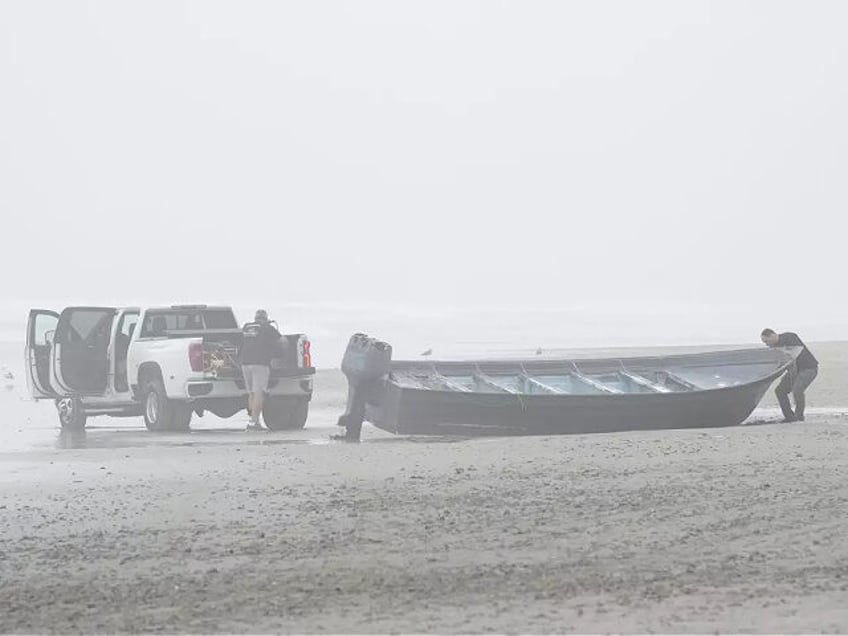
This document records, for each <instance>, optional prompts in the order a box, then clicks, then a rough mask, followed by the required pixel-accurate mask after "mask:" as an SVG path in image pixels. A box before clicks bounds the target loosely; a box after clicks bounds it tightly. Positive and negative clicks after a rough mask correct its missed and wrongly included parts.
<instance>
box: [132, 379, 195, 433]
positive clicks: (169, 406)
mask: <svg viewBox="0 0 848 636" xmlns="http://www.w3.org/2000/svg"><path fill="white" fill-rule="evenodd" d="M143 395H144V425H145V426H146V427H147V430H148V431H151V432H155V433H161V432H164V431H179V432H185V431H188V430H189V428H190V426H191V414H192V413H191V407H190V406H189V405H188V404H182V403H180V402H177V401H175V400H171V399H170V398H168V395H167V394H166V393H165V385H164V384H162V380H159V379H158V378H157V379H155V380H149V381H148V382H147V383H146V384H145V385H144V393H143Z"/></svg>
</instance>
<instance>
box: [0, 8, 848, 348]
mask: <svg viewBox="0 0 848 636" xmlns="http://www.w3.org/2000/svg"><path fill="white" fill-rule="evenodd" d="M846 24H848V4H846V3H842V2H838V1H834V2H824V1H817V2H776V1H773V0H768V1H763V2H736V1H732V2H682V1H669V2H630V1H622V2H611V1H609V2H599V1H594V0H593V1H591V2H590V1H588V0H587V1H584V2H529V1H526V0H521V1H515V2H494V1H491V2H468V1H463V2H456V1H448V2H433V1H430V0H428V1H426V2H425V1H421V2H398V1H393V0H387V1H384V2H349V3H343V2H311V1H310V2H306V1H301V2H255V1H254V2H205V1H204V2H199V1H198V2H174V1H167V2H148V1H145V2H140V1H139V2H64V1H63V2H58V1H57V2H33V1H30V0H18V1H10V0H0V211H2V217H3V239H2V245H0V247H2V249H0V269H1V270H2V272H3V288H4V291H3V295H4V298H5V299H6V301H7V302H6V304H5V306H6V307H7V308H10V307H14V308H17V307H18V305H21V306H25V305H27V304H35V305H38V304H44V303H46V302H48V299H49V300H50V301H54V302H67V303H69V304H79V303H85V302H91V303H97V304H121V303H146V302H156V303H170V302H175V301H198V300H209V301H213V302H214V301H217V302H233V303H242V304H244V305H246V306H251V305H254V304H256V305H265V306H269V305H271V306H273V305H274V304H275V303H276V304H277V305H282V304H284V303H296V302H307V303H308V302H313V303H314V302H327V303H342V304H343V303H345V302H351V301H353V300H357V301H363V302H367V303H374V306H375V307H386V306H388V307H392V306H401V307H403V306H405V305H403V303H414V304H415V305H416V306H418V307H421V306H429V305H432V306H434V307H439V306H448V307H449V306H461V307H465V306H473V307H490V308H495V309H496V308H499V307H502V308H507V307H509V308H516V307H518V308H520V307H522V306H524V307H528V308H534V309H543V310H544V309H546V308H564V309H568V308H572V307H579V306H582V305H586V304H588V305H593V306H608V307H610V308H611V309H610V311H611V312H615V308H616V307H621V306H628V305H637V306H643V307H644V306H650V307H654V308H662V307H666V306H668V307H674V308H675V310H674V312H672V313H673V315H674V317H675V319H676V320H692V321H694V323H697V324H709V323H710V321H711V317H710V312H711V311H712V309H711V308H716V311H717V312H718V313H721V314H722V316H723V320H726V319H727V318H726V316H727V312H728V311H731V312H732V311H733V309H732V308H734V307H737V308H742V309H744V311H745V316H744V318H745V319H746V320H748V319H751V320H752V321H757V322H756V324H753V325H752V327H751V328H752V329H758V328H760V327H762V326H764V324H761V323H763V322H767V323H768V324H776V325H781V324H785V322H787V321H789V320H792V321H796V324H797V323H798V322H801V323H803V324H804V325H827V329H825V330H824V331H826V333H822V334H821V337H838V336H840V333H841V331H840V330H841V325H844V324H845V321H846V319H848V301H846V300H845V292H844V289H845V283H846V275H845V266H844V257H843V250H844V244H845V229H846V222H845V221H844V214H845V212H846V209H848V206H846V204H848V180H846V174H847V173H848V123H846V116H845V113H846V112H848V83H846V78H848V38H846V37H845V27H846ZM54 299H55V300H54ZM398 303H399V304H398ZM681 307H684V308H685V307H691V308H692V313H691V315H688V314H687V313H686V311H685V310H684V311H681V310H680V308H681ZM15 311H17V309H15ZM656 313H659V314H660V315H659V316H658V317H656V319H657V320H661V319H662V311H659V312H654V314H656ZM652 315H653V314H652ZM669 315H672V314H669ZM410 319H411V320H412V319H414V318H413V317H411V318H410ZM781 321H783V323H781ZM611 322H613V323H614V321H611ZM788 326H792V325H788ZM611 328H614V324H613V325H611ZM747 328H748V327H746V329H747Z"/></svg>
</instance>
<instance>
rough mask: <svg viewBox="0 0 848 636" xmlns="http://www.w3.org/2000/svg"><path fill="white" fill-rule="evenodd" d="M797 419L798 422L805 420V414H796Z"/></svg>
mask: <svg viewBox="0 0 848 636" xmlns="http://www.w3.org/2000/svg"><path fill="white" fill-rule="evenodd" d="M795 421H796V422H803V421H804V416H803V415H796V416H795Z"/></svg>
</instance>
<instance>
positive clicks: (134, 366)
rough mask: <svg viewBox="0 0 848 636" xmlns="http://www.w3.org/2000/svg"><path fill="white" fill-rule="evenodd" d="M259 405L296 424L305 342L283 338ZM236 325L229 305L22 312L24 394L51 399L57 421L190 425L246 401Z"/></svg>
mask: <svg viewBox="0 0 848 636" xmlns="http://www.w3.org/2000/svg"><path fill="white" fill-rule="evenodd" d="M281 340H282V341H284V342H283V343H281V350H282V351H283V352H284V354H285V355H283V356H282V358H281V359H277V360H275V361H274V364H273V365H272V384H271V386H270V387H269V396H268V400H266V404H267V408H266V412H265V413H264V416H265V417H264V419H265V422H266V425H267V426H268V427H269V428H271V429H276V430H279V429H286V428H300V427H302V426H303V425H304V424H305V423H306V417H307V414H308V403H309V400H310V399H311V396H312V375H313V374H314V368H313V367H312V361H311V351H310V343H309V340H308V338H307V337H306V336H305V335H304V334H290V335H287V336H283V338H282V339H281ZM240 344H241V330H240V329H239V327H238V323H237V321H236V317H235V314H234V313H233V311H232V309H231V308H229V307H208V306H206V305H182V306H171V307H159V308H148V309H141V308H138V307H125V308H116V307H68V308H65V309H64V310H62V311H61V312H56V311H52V310H47V309H34V310H32V311H30V315H29V321H28V325H27V338H26V365H25V366H26V370H27V372H28V373H27V379H28V385H29V390H30V394H31V395H32V397H33V398H35V399H37V400H48V399H49V400H54V401H55V403H56V407H57V411H58V414H59V421H60V424H61V425H62V427H63V428H69V429H81V428H84V427H85V423H86V420H87V418H88V417H90V416H93V415H110V416H114V417H137V416H142V417H144V420H145V425H146V426H147V428H148V429H149V430H153V431H157V430H188V429H189V426H190V421H191V418H192V416H193V415H198V416H202V415H203V414H204V413H205V412H206V411H210V412H212V413H214V414H216V415H218V416H220V417H232V416H233V415H235V414H236V413H238V412H240V411H241V410H243V409H244V408H245V407H246V396H247V393H246V390H245V388H244V382H243V380H242V378H241V373H240V368H239V366H238V363H237V356H238V349H239V347H240Z"/></svg>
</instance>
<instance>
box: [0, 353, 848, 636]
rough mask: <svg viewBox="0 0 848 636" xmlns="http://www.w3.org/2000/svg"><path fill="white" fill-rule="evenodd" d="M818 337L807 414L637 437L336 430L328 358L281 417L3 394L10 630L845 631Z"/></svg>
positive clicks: (838, 491) (837, 441)
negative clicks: (94, 414) (313, 387)
mask: <svg viewBox="0 0 848 636" xmlns="http://www.w3.org/2000/svg"><path fill="white" fill-rule="evenodd" d="M815 352H816V354H817V355H819V357H820V359H821V360H822V364H823V368H822V376H821V378H820V380H819V381H818V382H817V384H816V385H814V387H813V391H811V393H810V402H811V405H812V407H814V410H813V411H812V415H811V417H810V418H809V421H808V422H807V423H805V424H772V423H768V424H762V425H752V424H749V425H746V426H738V427H729V428H718V429H701V430H681V431H662V432H650V431H646V432H638V433H627V434H604V435H581V436H562V437H537V438H510V439H503V438H492V439H476V440H451V439H428V440H424V439H420V438H418V439H410V438H397V437H392V436H389V435H387V434H384V433H382V432H380V431H377V430H375V429H374V428H373V427H370V426H368V427H366V429H365V431H364V432H365V436H364V441H363V443H361V444H358V445H348V444H341V443H329V442H327V441H326V438H327V435H328V434H329V433H331V432H333V429H334V426H333V422H334V421H335V418H336V417H337V416H338V414H339V412H340V410H341V408H342V407H343V399H344V382H343V379H342V378H341V376H340V374H339V373H338V372H337V371H325V372H321V373H320V374H319V376H318V378H317V381H316V382H317V390H318V392H319V393H318V394H317V396H318V397H316V402H315V404H314V405H313V415H312V417H311V419H310V422H309V424H308V425H307V429H305V430H304V431H296V432H290V433H273V434H255V433H254V434H248V433H244V432H242V431H241V430H239V426H240V425H242V424H244V422H243V421H241V420H229V421H221V420H215V419H212V420H207V419H206V418H204V419H203V420H198V421H197V422H196V424H195V426H197V427H198V429H199V430H197V431H196V432H193V433H192V434H189V435H151V434H148V433H146V432H145V431H144V430H143V428H142V426H141V423H140V421H136V420H128V421H119V420H109V419H96V420H92V426H91V429H90V430H89V431H88V432H87V433H86V434H85V435H82V436H74V437H68V436H63V435H61V434H60V433H59V432H58V431H57V430H56V429H55V422H54V420H55V416H54V414H53V411H52V408H51V407H50V405H47V404H34V403H31V402H29V401H26V400H24V399H22V396H21V394H20V391H8V392H6V393H4V394H2V395H0V409H2V413H3V415H4V421H5V422H6V423H5V424H4V428H3V429H2V431H3V432H2V434H0V439H2V440H4V447H3V451H2V452H0V608H2V611H0V631H2V632H98V633H103V632H139V631H144V632H269V631H284V632H289V631H294V632H322V631H329V632H368V633H372V632H422V631H435V632H457V631H460V632H478V631H497V632H504V631H506V632H567V631H578V632H608V631H615V632H622V631H624V632H632V631H638V632H645V631H661V632H693V631H696V632H714V631H723V632H726V631H734V632H738V631H745V632H747V631H751V632H820V631H824V632H845V631H848V543H846V542H845V541H844V536H845V522H846V518H848V517H846V515H847V514H848V512H846V511H848V460H846V457H848V415H846V412H848V409H845V408H843V407H844V406H845V405H848V396H846V395H845V391H846V388H845V387H846V382H845V380H846V379H848V377H846V373H845V369H846V366H845V365H844V362H845V359H846V352H848V346H846V345H844V344H837V345H830V346H828V347H827V348H825V347H821V346H820V347H818V348H816V350H815ZM839 374H841V375H839ZM768 406H769V405H768V404H766V407H767V408H766V410H764V411H760V412H759V413H758V414H757V417H756V418H755V420H756V421H763V420H768V419H771V418H774V417H775V416H776V413H775V412H774V411H773V410H768ZM14 440H19V441H18V442H15V441H14ZM20 440H24V441H20Z"/></svg>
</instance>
